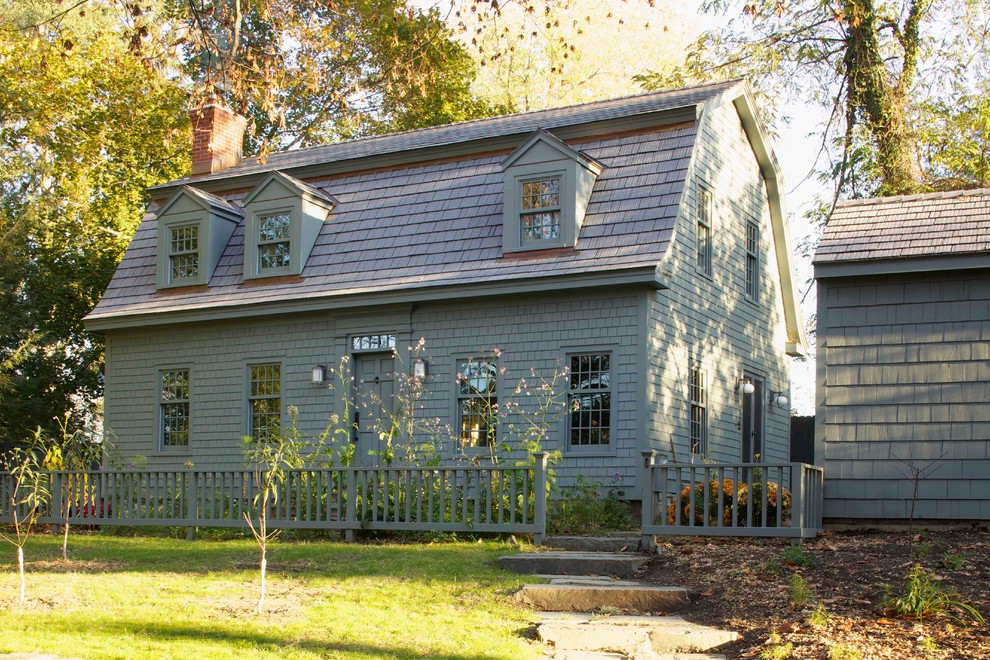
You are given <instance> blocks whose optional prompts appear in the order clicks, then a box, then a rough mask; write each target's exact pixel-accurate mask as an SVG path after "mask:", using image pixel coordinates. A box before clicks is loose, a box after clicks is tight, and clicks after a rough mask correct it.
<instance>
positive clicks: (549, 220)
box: [519, 177, 560, 243]
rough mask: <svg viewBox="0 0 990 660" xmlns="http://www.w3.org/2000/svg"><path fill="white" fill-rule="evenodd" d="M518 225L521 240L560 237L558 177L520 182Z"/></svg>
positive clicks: (549, 239) (546, 239)
mask: <svg viewBox="0 0 990 660" xmlns="http://www.w3.org/2000/svg"><path fill="white" fill-rule="evenodd" d="M520 208H521V209H522V211H521V213H520V214H519V225H520V229H521V231H522V242H523V243H527V242H532V241H557V240H559V239H560V178H559V177H550V178H546V179H537V180H535V181H524V182H523V184H522V206H521V207H520Z"/></svg>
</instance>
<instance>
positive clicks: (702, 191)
mask: <svg viewBox="0 0 990 660" xmlns="http://www.w3.org/2000/svg"><path fill="white" fill-rule="evenodd" d="M697 212H698V227H697V248H698V254H697V263H696V266H697V269H698V272H699V273H702V274H704V275H711V274H712V192H711V191H710V190H708V189H707V188H702V187H700V186H699V187H698V209H697Z"/></svg>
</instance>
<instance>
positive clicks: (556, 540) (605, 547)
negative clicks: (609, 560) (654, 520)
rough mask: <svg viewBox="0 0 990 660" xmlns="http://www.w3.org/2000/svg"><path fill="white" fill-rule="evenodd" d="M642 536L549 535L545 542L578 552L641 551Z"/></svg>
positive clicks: (561, 548) (560, 548)
mask: <svg viewBox="0 0 990 660" xmlns="http://www.w3.org/2000/svg"><path fill="white" fill-rule="evenodd" d="M640 540H642V536H641V535H639V534H637V535H635V536H548V537H546V538H545V539H544V540H543V544H544V545H545V546H546V547H548V548H554V549H557V550H570V551H577V552H639V542H640Z"/></svg>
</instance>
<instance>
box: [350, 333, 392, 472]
mask: <svg viewBox="0 0 990 660" xmlns="http://www.w3.org/2000/svg"><path fill="white" fill-rule="evenodd" d="M354 371H355V374H356V376H355V386H356V387H355V389H356V390H357V393H356V394H357V406H356V414H357V427H358V428H357V450H356V451H355V452H354V460H355V462H356V463H357V464H358V465H363V466H377V465H382V459H381V457H382V455H383V454H384V453H385V452H387V451H388V449H389V447H388V439H387V438H385V439H383V438H382V437H381V435H382V433H387V432H388V430H389V429H390V428H391V427H392V424H391V421H390V418H389V412H390V411H391V410H394V402H393V396H394V394H395V373H394V371H395V364H394V358H393V357H392V353H391V352H388V353H359V354H357V355H355V356H354Z"/></svg>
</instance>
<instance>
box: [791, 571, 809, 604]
mask: <svg viewBox="0 0 990 660" xmlns="http://www.w3.org/2000/svg"><path fill="white" fill-rule="evenodd" d="M790 591H791V609H794V610H800V609H802V608H804V606H805V605H807V604H808V603H810V602H811V589H809V588H808V584H807V583H806V582H805V581H804V578H803V577H801V574H800V573H795V574H793V575H792V576H791V588H790Z"/></svg>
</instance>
